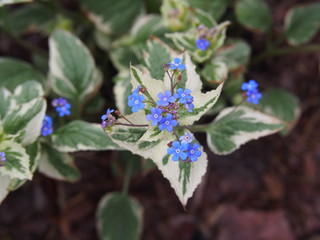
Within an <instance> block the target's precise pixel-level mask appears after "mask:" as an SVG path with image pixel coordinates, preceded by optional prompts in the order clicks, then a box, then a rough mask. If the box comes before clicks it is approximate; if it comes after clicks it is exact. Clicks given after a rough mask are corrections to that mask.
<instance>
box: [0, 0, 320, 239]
mask: <svg viewBox="0 0 320 240" xmlns="http://www.w3.org/2000/svg"><path fill="white" fill-rule="evenodd" d="M269 2H270V3H271V4H272V1H269ZM273 2H277V1H273ZM284 2H285V3H283V4H279V5H278V6H277V7H274V10H275V11H274V12H273V16H274V24H275V25H276V26H278V25H280V24H282V22H283V15H284V13H285V11H286V10H287V9H288V8H289V7H290V6H293V4H294V3H296V2H298V1H284ZM303 2H304V1H303ZM275 34H277V32H275ZM247 35H248V36H247V38H246V39H245V40H246V41H248V42H249V44H250V45H251V46H252V48H253V53H254V54H256V53H257V52H259V51H260V50H261V46H263V44H264V36H262V35H260V34H258V33H249V32H248V33H247ZM26 38H27V39H28V41H29V42H31V43H38V42H40V43H41V44H43V41H44V40H45V39H43V38H42V37H39V36H37V35H35V36H33V37H30V36H29V37H26ZM319 40H320V36H319V35H318V36H316V37H315V38H314V39H313V42H314V43H316V42H318V43H319ZM41 44H40V46H41ZM44 45H45V44H44ZM284 46H286V43H284ZM44 48H45V46H44ZM20 50H21V51H20ZM0 53H1V55H2V56H12V57H18V58H22V59H26V60H30V57H29V56H28V53H26V52H25V51H24V50H22V49H19V47H18V46H17V45H16V44H15V43H14V42H12V41H10V39H7V38H5V37H0ZM319 66H320V53H315V52H313V53H295V54H291V55H287V56H281V57H272V58H268V59H266V60H264V61H262V62H260V63H259V64H257V65H255V66H253V67H252V68H250V69H248V70H247V73H246V78H247V79H249V78H250V79H256V80H258V81H259V83H260V84H261V86H262V88H263V89H265V88H270V87H277V88H278V87H280V88H284V89H286V90H288V91H290V92H292V93H293V94H295V95H296V96H297V97H298V98H299V100H300V103H301V116H300V119H299V121H298V123H297V125H296V127H295V128H294V129H293V130H292V132H291V133H290V134H289V135H288V136H286V137H282V136H280V135H278V134H275V135H272V136H268V137H265V138H262V139H259V140H257V141H251V142H249V143H248V144H246V145H244V146H242V147H241V148H240V149H239V150H237V151H236V152H234V153H232V154H230V155H227V156H217V155H214V154H213V153H211V152H210V150H209V149H208V148H207V147H206V152H207V154H208V158H209V165H208V170H207V174H206V175H205V176H204V178H203V181H202V183H201V184H200V186H199V187H198V188H197V190H196V192H195V194H194V196H193V197H192V198H191V199H190V200H189V202H188V205H187V207H186V209H184V208H183V207H182V206H181V204H180V202H179V200H178V198H177V197H176V195H175V193H174V191H173V189H172V188H171V187H170V184H169V182H168V181H167V180H166V179H164V178H163V176H162V175H161V173H160V171H159V170H157V169H153V170H150V171H148V172H145V173H144V174H138V175H135V176H134V177H133V178H132V181H131V183H130V189H129V193H130V195H131V196H133V197H135V198H136V199H137V200H138V201H139V202H140V203H141V205H142V206H143V209H144V212H143V219H144V220H143V221H144V227H143V233H142V239H143V240H173V239H180V240H262V239H263V240H274V239H279V240H295V239H298V240H316V239H320V129H319V128H318V126H319V124H320V73H319ZM112 97H113V96H109V97H108V98H109V99H112ZM197 138H199V139H202V140H205V136H204V135H202V134H200V135H197ZM202 143H203V144H205V141H202ZM74 156H75V159H76V164H77V166H78V168H79V169H80V171H81V173H82V178H81V180H80V181H79V182H77V183H67V182H57V181H54V180H52V179H50V178H47V177H46V176H44V175H42V174H40V173H36V174H35V176H34V179H33V181H32V182H28V183H27V184H25V185H24V186H23V187H21V188H20V189H18V190H17V191H14V192H12V193H10V194H9V196H8V197H7V198H6V199H5V201H4V202H3V203H2V204H1V206H0V239H1V240H37V239H42V240H56V239H61V240H95V239H98V236H97V231H96V226H95V211H96V208H97V204H98V202H99V200H100V199H101V197H103V195H105V194H106V193H110V192H114V191H120V190H121V186H122V178H121V177H120V178H119V177H115V176H114V174H113V172H112V162H113V160H114V159H115V158H116V157H117V153H115V152H112V151H102V152H79V153H76V154H74Z"/></svg>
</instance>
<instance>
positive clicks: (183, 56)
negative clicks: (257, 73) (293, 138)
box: [0, 0, 320, 240]
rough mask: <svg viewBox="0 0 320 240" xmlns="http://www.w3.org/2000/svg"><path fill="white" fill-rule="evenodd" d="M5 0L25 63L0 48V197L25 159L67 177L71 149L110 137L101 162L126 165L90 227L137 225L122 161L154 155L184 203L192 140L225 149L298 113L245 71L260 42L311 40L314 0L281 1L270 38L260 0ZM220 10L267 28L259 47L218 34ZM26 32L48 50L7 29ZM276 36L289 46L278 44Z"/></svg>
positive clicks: (129, 229) (194, 159)
mask: <svg viewBox="0 0 320 240" xmlns="http://www.w3.org/2000/svg"><path fill="white" fill-rule="evenodd" d="M19 2H26V1H13V0H12V1H8V0H0V8H1V9H0V10H1V16H0V31H1V33H2V32H3V33H4V34H5V35H6V36H7V37H8V38H11V39H13V41H15V42H16V43H17V44H19V45H21V47H23V48H25V49H27V50H30V53H31V55H30V56H31V59H32V62H33V64H30V63H28V62H25V61H23V60H21V59H13V58H10V57H1V58H0V202H1V201H2V200H3V199H4V198H5V197H6V195H7V194H8V193H9V192H10V191H13V190H16V189H18V188H19V187H21V186H22V185H23V184H24V183H25V182H26V181H28V180H31V179H32V177H33V174H34V172H35V171H36V170H37V169H38V170H39V171H40V172H41V173H42V174H45V175H47V176H49V177H51V178H54V179H57V180H63V181H70V182H75V181H77V180H78V179H79V178H80V177H81V173H80V171H79V170H78V169H77V168H76V166H75V164H74V157H73V155H72V154H71V153H73V152H78V151H102V150H118V151H121V153H119V156H122V157H119V159H117V160H116V163H113V164H117V166H118V165H119V166H121V168H126V175H125V181H124V186H123V191H122V193H118V192H114V193H107V194H106V195H105V197H103V198H102V200H101V201H100V204H99V207H98V209H97V226H98V230H99V234H100V238H101V239H111V240H112V239H124V238H126V239H138V238H139V236H140V233H141V229H142V222H143V221H142V206H140V204H139V203H138V200H135V199H133V198H132V197H130V196H128V194H127V192H128V191H127V188H128V184H129V180H130V176H131V175H133V172H134V170H133V169H136V170H135V171H136V172H142V171H144V168H143V167H141V166H140V165H139V164H140V162H141V161H146V159H149V160H151V161H152V162H153V163H154V164H153V165H152V164H150V165H149V168H150V167H151V168H152V167H153V166H154V165H155V166H156V167H157V168H158V169H159V170H160V171H161V172H162V174H163V176H164V177H165V178H167V179H168V180H169V182H170V184H171V186H172V188H173V190H174V191H175V193H176V195H177V196H178V198H179V200H180V202H181V203H182V204H183V205H184V206H185V205H186V204H187V202H188V199H189V198H190V197H192V195H193V193H194V191H195V189H196V188H197V186H198V185H199V184H200V183H201V180H202V176H203V175H204V174H205V173H206V171H207V165H208V161H210V159H208V157H207V154H206V153H205V151H204V149H205V148H204V147H203V146H206V145H207V146H208V147H209V149H210V150H211V151H212V152H214V153H215V154H221V155H225V154H230V153H232V152H233V151H235V150H236V149H238V148H239V147H240V146H241V145H242V144H245V143H246V142H248V141H251V140H254V139H258V138H260V137H264V136H267V135H270V134H274V133H277V132H281V134H288V133H289V132H290V130H291V129H292V128H293V126H294V125H295V123H296V122H297V120H298V118H299V115H300V108H299V102H298V100H297V98H296V97H295V96H294V95H292V94H291V93H289V92H288V91H286V90H280V89H268V90H265V91H262V92H260V91H259V90H258V84H257V82H259V81H258V79H256V80H257V82H256V81H254V80H252V79H248V81H246V80H245V78H246V75H245V73H246V72H247V71H249V70H250V69H249V67H250V64H256V63H258V62H260V61H263V60H264V59H265V58H268V57H271V56H276V55H280V54H286V53H290V52H295V51H305V50H307V51H310V50H311V51H313V50H316V49H319V45H314V44H313V45H303V44H306V43H308V42H309V41H311V40H312V37H313V36H315V34H316V32H317V31H318V29H319V26H320V19H319V14H317V13H318V12H319V4H318V3H315V4H309V5H304V6H293V7H292V8H291V9H290V10H289V11H288V12H287V14H286V17H285V24H284V27H283V31H282V33H281V35H280V37H279V38H278V39H273V38H274V36H273V34H272V32H273V27H274V26H273V24H272V16H271V11H270V9H269V6H268V4H267V3H266V2H265V1H264V0H259V1H258V0H239V1H237V2H236V4H235V5H234V6H231V5H230V4H229V3H228V2H227V1H221V0H213V1H206V0H164V1H163V2H162V5H161V7H160V9H158V11H157V12H148V10H147V8H146V6H145V5H144V3H143V1H139V0H134V1H129V0H124V1H116V2H114V1H112V2H111V1H109V0H107V1H100V2H96V1H89V0H81V1H80V3H79V4H80V6H79V9H82V12H76V11H70V10H66V9H65V8H64V7H63V6H62V5H61V4H60V3H59V1H52V0H49V1H36V2H34V3H28V4H24V5H22V6H21V7H20V8H14V7H13V8H12V7H10V4H14V3H19ZM4 5H8V6H4ZM2 6H4V7H2ZM229 9H230V10H231V11H227V10H229ZM119 12H120V13H121V14H119ZM159 12H160V13H159ZM225 12H230V13H231V14H233V15H232V17H229V15H228V14H227V15H226V14H224V13H225ZM48 16H50V17H48ZM22 18H23V20H24V21H22ZM235 19H236V20H235ZM230 20H231V21H233V23H231V21H230ZM218 21H219V22H218ZM9 23H10V24H9ZM230 24H235V25H236V27H240V26H243V27H244V28H243V29H240V31H239V32H240V33H242V32H245V31H249V33H250V32H253V33H252V34H259V35H262V36H264V35H268V36H269V37H268V39H270V41H269V42H267V43H266V47H265V51H264V52H262V53H260V54H259V55H258V56H253V57H254V58H253V59H251V53H252V51H251V48H250V45H249V44H248V43H246V42H245V41H244V40H243V39H241V37H242V36H241V35H240V36H238V37H239V38H237V39H235V38H229V37H228V34H227V30H228V28H230V27H231V29H232V27H233V25H231V26H230ZM29 32H31V33H33V32H36V33H40V34H42V36H48V46H49V54H48V56H47V53H46V52H45V51H44V50H43V49H42V48H40V47H38V46H34V45H32V44H30V43H29V42H27V41H24V40H23V39H22V38H20V37H21V36H22V35H23V34H28V33H29ZM250 34H251V33H250ZM283 40H287V41H288V43H289V44H290V45H293V47H291V46H286V47H284V48H283V49H282V47H283V45H284V44H285V43H284V41H283ZM109 61H111V64H112V66H114V69H110V65H111V64H110V62H109ZM45 76H47V77H45ZM261 85H262V86H263V84H261ZM101 86H103V88H101ZM102 89H103V91H107V93H104V92H102ZM110 89H113V93H114V100H115V101H113V98H112V97H109V94H111V93H112V92H111V90H110ZM241 90H242V91H245V92H242V91H241ZM102 95H103V96H104V98H103V97H102ZM246 100H247V101H246ZM105 102H107V103H108V104H106V103H105ZM106 105H108V106H106ZM113 106H116V110H112V109H111V108H112V107H113ZM105 109H108V110H107V112H105V114H104V111H105ZM101 115H102V117H101V125H100V124H97V122H98V121H99V118H100V117H99V116H101ZM193 132H204V133H205V134H206V136H207V141H206V142H201V141H199V140H197V139H196V138H195V136H194V135H193ZM128 159H131V160H128ZM151 161H150V162H151ZM123 165H124V166H123ZM132 165H134V166H132ZM136 172H135V174H136ZM111 219H112V223H110V220H111ZM119 226H121V228H119ZM123 226H124V227H125V230H124V229H123ZM123 234H126V235H125V237H124V235H123ZM128 235H130V238H129V237H128Z"/></svg>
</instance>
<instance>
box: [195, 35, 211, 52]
mask: <svg viewBox="0 0 320 240" xmlns="http://www.w3.org/2000/svg"><path fill="white" fill-rule="evenodd" d="M196 45H197V48H199V49H201V50H202V51H205V50H207V48H208V47H209V46H210V42H209V41H208V40H207V39H205V38H199V39H197V40H196Z"/></svg>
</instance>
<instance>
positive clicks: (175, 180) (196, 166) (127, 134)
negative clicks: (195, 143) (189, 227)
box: [109, 112, 208, 205]
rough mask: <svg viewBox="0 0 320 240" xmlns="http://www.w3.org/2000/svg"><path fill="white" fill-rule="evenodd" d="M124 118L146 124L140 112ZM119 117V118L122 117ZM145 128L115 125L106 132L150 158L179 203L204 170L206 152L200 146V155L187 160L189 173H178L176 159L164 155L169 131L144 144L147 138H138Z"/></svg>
mask: <svg viewBox="0 0 320 240" xmlns="http://www.w3.org/2000/svg"><path fill="white" fill-rule="evenodd" d="M126 118H128V119H129V120H130V121H131V122H133V123H136V124H148V122H147V120H146V118H145V114H144V113H141V112H138V113H133V114H131V115H129V116H126ZM119 121H120V122H123V120H122V119H120V120H119ZM146 130H147V128H132V127H127V126H120V125H116V126H114V127H113V129H112V132H111V133H109V135H110V137H111V139H112V140H113V141H114V142H115V143H117V144H118V145H119V146H120V147H123V148H124V149H127V150H129V151H131V152H132V153H133V154H138V155H140V156H143V157H144V158H146V159H151V160H152V161H153V162H154V163H155V164H156V165H157V167H158V168H159V170H160V171H161V172H162V174H163V176H164V177H165V178H167V179H168V180H169V182H170V184H171V187H172V188H173V189H174V191H175V193H176V194H177V196H178V198H179V200H180V201H181V203H182V204H183V205H186V203H187V200H188V199H189V198H190V197H191V196H192V194H193V192H194V190H195V189H196V187H197V186H198V184H199V183H200V182H201V179H202V176H203V175H204V174H205V172H206V168H207V162H208V160H207V155H206V154H205V152H203V149H202V148H201V151H202V155H201V156H200V157H199V158H198V161H197V162H193V163H189V164H190V168H189V170H188V171H189V173H188V174H187V175H185V174H186V173H184V170H183V174H184V175H183V176H184V177H179V173H180V171H182V170H181V166H180V165H179V163H178V162H174V161H172V160H171V156H170V157H168V155H167V149H168V145H167V144H168V143H169V142H170V141H174V140H175V137H174V136H173V134H172V133H168V134H166V135H165V137H164V138H162V139H161V140H158V141H154V142H149V144H146V143H147V142H146V141H145V140H141V139H142V137H143V136H144V134H145V133H146ZM170 136H171V137H170ZM142 145H143V146H142Z"/></svg>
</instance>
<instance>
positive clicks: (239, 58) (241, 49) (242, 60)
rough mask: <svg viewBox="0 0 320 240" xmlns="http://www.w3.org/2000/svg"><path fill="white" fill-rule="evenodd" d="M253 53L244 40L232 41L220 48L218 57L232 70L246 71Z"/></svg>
mask: <svg viewBox="0 0 320 240" xmlns="http://www.w3.org/2000/svg"><path fill="white" fill-rule="evenodd" d="M250 54H251V49H250V46H249V45H248V44H247V43H246V42H244V41H241V40H240V41H234V42H231V43H229V44H227V45H225V46H223V47H222V48H220V49H219V50H218V53H217V55H218V58H219V59H220V61H223V62H224V63H226V64H227V66H228V69H229V70H230V71H241V70H242V71H244V69H245V66H246V65H247V64H248V62H249V58H250Z"/></svg>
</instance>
